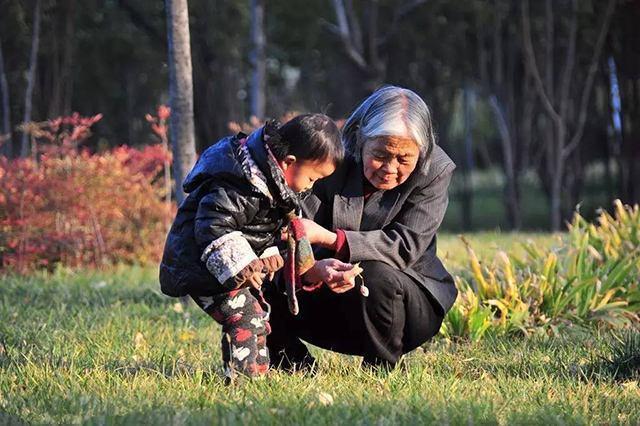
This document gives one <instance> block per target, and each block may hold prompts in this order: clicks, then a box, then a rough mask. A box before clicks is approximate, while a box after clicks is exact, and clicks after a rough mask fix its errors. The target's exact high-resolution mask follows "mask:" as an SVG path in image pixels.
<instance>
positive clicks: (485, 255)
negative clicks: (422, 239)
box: [438, 231, 563, 273]
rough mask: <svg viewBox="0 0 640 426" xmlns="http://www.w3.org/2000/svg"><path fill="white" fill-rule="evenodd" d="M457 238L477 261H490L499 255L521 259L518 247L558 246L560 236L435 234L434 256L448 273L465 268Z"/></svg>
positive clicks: (464, 260) (464, 259)
mask: <svg viewBox="0 0 640 426" xmlns="http://www.w3.org/2000/svg"><path fill="white" fill-rule="evenodd" d="M460 235H464V237H465V238H466V239H467V240H468V241H469V243H470V244H471V246H472V247H473V250H474V251H475V252H476V254H477V255H478V257H479V258H481V259H485V260H487V261H491V260H492V259H493V257H494V256H495V254H496V253H497V252H498V251H499V250H502V251H505V252H507V253H509V254H511V255H515V256H523V255H524V254H525V250H524V249H523V245H522V243H525V242H527V241H533V242H535V243H536V244H537V245H539V246H540V247H550V246H552V245H554V244H557V243H559V241H560V240H559V239H560V238H562V236H563V234H545V233H534V232H519V233H514V232H500V231H483V232H474V233H468V234H467V233H462V234H450V233H442V234H438V256H439V257H440V259H441V260H442V262H443V263H444V265H445V266H446V267H447V269H448V270H450V271H451V272H452V273H459V272H461V270H463V269H466V268H467V266H468V257H467V252H466V250H465V246H464V243H463V242H462V240H461V239H460Z"/></svg>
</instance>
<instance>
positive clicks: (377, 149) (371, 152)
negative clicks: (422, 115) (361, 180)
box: [362, 136, 420, 190]
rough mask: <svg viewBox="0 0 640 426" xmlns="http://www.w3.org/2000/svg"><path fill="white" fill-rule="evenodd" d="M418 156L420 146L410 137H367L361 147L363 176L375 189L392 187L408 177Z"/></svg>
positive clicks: (416, 162) (414, 166)
mask: <svg viewBox="0 0 640 426" xmlns="http://www.w3.org/2000/svg"><path fill="white" fill-rule="evenodd" d="M419 157H420V148H418V144H416V143H415V141H414V140H413V139H411V138H404V137H397V136H381V137H378V138H374V139H369V140H367V141H365V143H364V146H363V148H362V165H363V169H364V176H365V177H366V178H367V180H368V181H369V182H370V183H371V185H373V186H374V187H375V188H376V189H382V190H388V189H393V188H395V187H396V186H398V185H400V184H402V183H403V182H405V181H406V180H407V179H408V178H409V176H410V175H411V173H412V172H413V171H414V170H415V168H416V165H417V164H418V159H419Z"/></svg>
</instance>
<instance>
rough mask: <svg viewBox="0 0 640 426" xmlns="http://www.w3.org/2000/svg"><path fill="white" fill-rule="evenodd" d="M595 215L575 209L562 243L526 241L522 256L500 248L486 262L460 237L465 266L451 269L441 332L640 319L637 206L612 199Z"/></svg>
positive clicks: (618, 324)
mask: <svg viewBox="0 0 640 426" xmlns="http://www.w3.org/2000/svg"><path fill="white" fill-rule="evenodd" d="M614 205H615V217H614V216H611V215H610V214H609V213H607V212H605V211H602V212H600V214H599V217H598V219H597V223H588V222H587V221H586V220H585V219H584V218H583V217H582V216H580V214H579V213H577V212H576V213H575V215H574V218H573V221H572V222H571V224H570V225H569V232H568V235H567V236H566V238H565V239H564V243H563V245H561V246H560V247H556V248H551V249H542V248H540V247H537V246H536V245H535V244H533V243H526V244H525V249H526V253H527V254H526V256H525V258H524V259H519V258H517V257H514V256H509V255H508V254H507V253H505V252H502V251H500V252H498V253H497V255H496V258H495V260H494V261H493V262H492V263H491V264H489V265H483V264H482V263H481V262H480V260H479V259H478V258H477V256H476V254H475V252H474V251H473V249H472V248H471V246H470V245H469V244H468V242H466V240H464V237H462V238H463V241H465V244H466V246H467V252H468V255H469V266H470V274H468V276H458V277H456V278H455V279H456V285H457V287H458V290H459V292H460V295H459V299H458V301H457V303H456V304H455V305H454V306H453V308H452V309H451V311H449V313H448V314H447V317H446V320H445V324H444V326H443V328H442V330H441V333H442V334H444V335H445V336H448V337H470V338H472V339H474V340H477V339H479V338H481V337H482V336H483V335H484V334H485V333H488V332H490V333H496V334H505V333H514V332H516V333H524V334H529V333H531V332H535V331H543V332H552V333H553V332H557V331H558V328H559V327H563V326H570V325H578V326H588V325H596V326H602V325H604V326H609V327H612V328H624V327H630V326H634V327H638V325H639V324H640V318H639V316H638V313H639V312H640V283H639V281H640V278H639V277H640V211H639V208H638V206H637V205H636V206H634V207H633V208H632V207H629V206H623V205H622V203H621V202H620V201H619V200H616V201H615V203H614Z"/></svg>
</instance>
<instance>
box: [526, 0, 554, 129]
mask: <svg viewBox="0 0 640 426" xmlns="http://www.w3.org/2000/svg"><path fill="white" fill-rule="evenodd" d="M521 12H522V13H521V17H522V41H523V44H524V53H525V57H526V62H527V64H528V68H529V70H530V71H531V75H532V76H533V79H534V82H535V88H536V91H537V92H538V96H539V97H540V100H541V101H542V105H544V107H545V109H546V110H547V112H548V113H549V115H550V116H551V118H552V119H553V120H554V121H555V122H556V123H558V124H560V123H562V117H560V115H559V114H558V113H557V112H556V110H555V108H554V107H553V104H552V103H551V100H550V99H549V97H548V96H547V93H546V92H545V88H544V84H543V83H542V78H541V77H540V70H539V69H538V65H537V63H536V57H535V54H534V52H533V44H532V42H531V21H530V19H529V0H525V1H524V2H523V4H522V7H521Z"/></svg>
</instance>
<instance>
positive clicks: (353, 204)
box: [333, 160, 411, 231]
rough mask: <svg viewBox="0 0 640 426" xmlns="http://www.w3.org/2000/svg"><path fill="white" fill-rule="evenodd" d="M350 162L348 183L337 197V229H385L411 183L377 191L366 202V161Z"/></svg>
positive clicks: (347, 173) (334, 222)
mask: <svg viewBox="0 0 640 426" xmlns="http://www.w3.org/2000/svg"><path fill="white" fill-rule="evenodd" d="M347 164H348V167H347V171H346V173H345V177H344V179H345V184H344V186H343V187H342V190H341V191H340V192H339V193H337V194H336V195H335V196H334V198H333V224H334V228H335V229H337V228H340V229H345V230H352V231H357V230H360V231H368V230H373V229H380V228H382V227H383V226H385V225H386V223H387V222H388V221H389V220H390V219H391V216H392V215H393V214H394V211H395V206H396V204H397V203H398V200H399V198H400V194H401V193H402V192H403V191H405V188H406V187H407V185H405V184H403V185H400V186H398V187H396V188H394V189H391V190H388V191H376V192H374V193H373V194H371V195H370V196H369V199H368V200H367V201H366V203H365V198H364V179H365V177H364V171H363V168H362V163H361V162H356V161H353V160H347ZM410 178H411V177H410Z"/></svg>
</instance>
